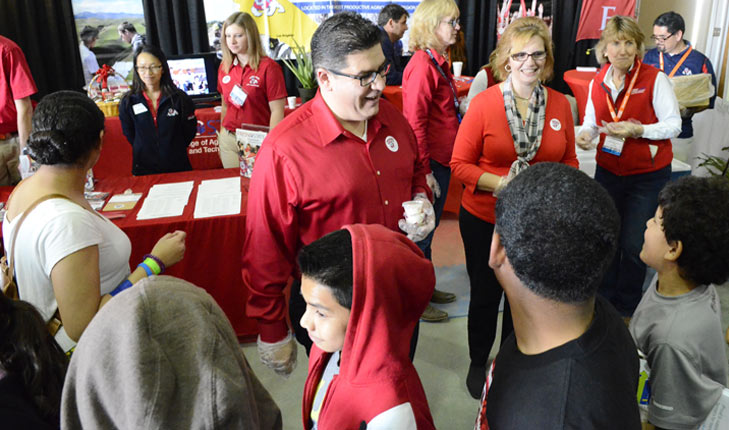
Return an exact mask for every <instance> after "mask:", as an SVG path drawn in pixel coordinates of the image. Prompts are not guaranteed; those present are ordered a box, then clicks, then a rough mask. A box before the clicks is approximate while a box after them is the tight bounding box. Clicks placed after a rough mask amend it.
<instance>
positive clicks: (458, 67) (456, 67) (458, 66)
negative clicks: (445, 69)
mask: <svg viewBox="0 0 729 430" xmlns="http://www.w3.org/2000/svg"><path fill="white" fill-rule="evenodd" d="M462 71H463V61H454V62H453V76H455V77H456V78H460V77H461V72H462Z"/></svg>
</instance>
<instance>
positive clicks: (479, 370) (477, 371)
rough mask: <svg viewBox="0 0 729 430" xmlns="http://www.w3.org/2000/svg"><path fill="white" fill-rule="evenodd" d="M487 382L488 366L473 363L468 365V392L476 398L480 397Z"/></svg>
mask: <svg viewBox="0 0 729 430" xmlns="http://www.w3.org/2000/svg"><path fill="white" fill-rule="evenodd" d="M485 383H486V366H476V365H474V364H471V365H470V366H469V367H468V376H466V388H468V394H470V395H471V397H473V398H474V399H480V398H481V394H482V393H483V386H484V384H485Z"/></svg>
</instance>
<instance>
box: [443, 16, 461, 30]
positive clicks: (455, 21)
mask: <svg viewBox="0 0 729 430" xmlns="http://www.w3.org/2000/svg"><path fill="white" fill-rule="evenodd" d="M441 22H445V23H446V24H450V25H451V27H453V28H456V26H457V25H461V20H460V19H458V18H456V19H449V20H447V21H441Z"/></svg>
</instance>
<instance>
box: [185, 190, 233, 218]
mask: <svg viewBox="0 0 729 430" xmlns="http://www.w3.org/2000/svg"><path fill="white" fill-rule="evenodd" d="M240 200H241V193H240V192H238V193H228V194H212V195H207V194H204V193H201V192H200V191H199V190H198V192H197V201H196V202H195V214H194V217H195V218H209V217H214V216H223V215H237V214H239V213H240Z"/></svg>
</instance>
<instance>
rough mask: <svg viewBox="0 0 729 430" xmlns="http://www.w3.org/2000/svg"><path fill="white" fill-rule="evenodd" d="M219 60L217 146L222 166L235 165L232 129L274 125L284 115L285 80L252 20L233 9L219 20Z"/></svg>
mask: <svg viewBox="0 0 729 430" xmlns="http://www.w3.org/2000/svg"><path fill="white" fill-rule="evenodd" d="M223 35H224V43H221V44H220V48H221V50H222V51H223V61H222V62H221V63H220V69H218V91H220V96H221V107H222V111H221V116H220V120H221V121H220V124H221V127H220V133H218V146H219V151H220V152H219V153H220V160H221V161H222V163H223V167H226V168H227V167H238V163H239V162H238V144H237V143H236V140H235V129H236V128H240V127H241V125H242V124H244V123H245V124H256V125H264V126H269V127H271V128H273V127H275V126H276V124H278V123H279V122H281V120H282V119H283V117H284V104H285V99H286V95H287V93H286V84H285V83H284V77H283V71H282V70H281V66H279V65H278V63H276V62H275V61H274V60H272V59H270V58H268V57H267V56H266V52H265V51H264V49H263V45H262V44H261V37H260V35H259V33H258V27H257V26H256V22H255V21H253V17H251V16H250V15H249V14H247V13H245V12H235V13H234V14H232V15H231V16H229V17H228V19H226V20H225V23H224V24H223Z"/></svg>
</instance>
